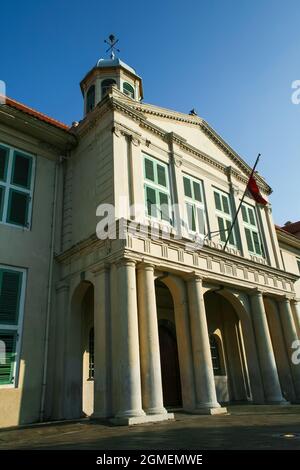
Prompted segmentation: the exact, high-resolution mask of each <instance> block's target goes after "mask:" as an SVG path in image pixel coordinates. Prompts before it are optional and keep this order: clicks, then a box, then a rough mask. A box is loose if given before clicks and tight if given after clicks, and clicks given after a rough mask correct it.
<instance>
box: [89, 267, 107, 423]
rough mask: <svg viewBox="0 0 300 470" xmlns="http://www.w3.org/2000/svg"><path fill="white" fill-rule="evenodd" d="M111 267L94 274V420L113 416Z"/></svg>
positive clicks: (103, 268)
mask: <svg viewBox="0 0 300 470" xmlns="http://www.w3.org/2000/svg"><path fill="white" fill-rule="evenodd" d="M109 322H110V299H109V266H103V267H102V268H101V269H100V270H99V271H97V272H96V273H95V274H94V362H95V369H94V413H93V415H92V416H93V417H94V418H103V417H107V416H111V377H110V374H111V357H110V350H109V345H108V342H109V340H110V337H111V335H110V324H109Z"/></svg>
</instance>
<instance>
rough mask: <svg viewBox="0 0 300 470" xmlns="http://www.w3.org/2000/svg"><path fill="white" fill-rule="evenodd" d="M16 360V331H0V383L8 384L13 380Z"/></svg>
mask: <svg viewBox="0 0 300 470" xmlns="http://www.w3.org/2000/svg"><path fill="white" fill-rule="evenodd" d="M15 361H16V333H15V332H10V331H5V330H1V331H0V385H9V384H12V383H13V381H14V376H13V374H14V365H15Z"/></svg>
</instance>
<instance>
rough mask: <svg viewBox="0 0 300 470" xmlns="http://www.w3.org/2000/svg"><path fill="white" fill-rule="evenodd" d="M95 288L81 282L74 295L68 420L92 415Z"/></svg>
mask: <svg viewBox="0 0 300 470" xmlns="http://www.w3.org/2000/svg"><path fill="white" fill-rule="evenodd" d="M93 306H94V286H93V284H92V283H91V282H89V281H81V282H80V283H79V284H78V285H77V286H76V287H75V288H74V290H73V291H72V293H71V301H70V308H69V312H68V315H67V324H66V333H67V334H66V364H65V371H66V372H65V373H66V377H65V384H66V386H65V406H64V409H65V417H66V418H68V419H70V418H79V417H81V416H83V415H87V414H91V413H92V408H93V382H91V383H89V384H87V379H88V374H89V354H88V348H89V332H90V329H91V327H92V326H93V319H94V318H93V317H94V315H93Z"/></svg>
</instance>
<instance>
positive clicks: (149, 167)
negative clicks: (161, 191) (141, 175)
mask: <svg viewBox="0 0 300 470" xmlns="http://www.w3.org/2000/svg"><path fill="white" fill-rule="evenodd" d="M144 161H145V177H146V179H147V180H150V181H154V168H153V162H152V160H148V158H145V160H144Z"/></svg>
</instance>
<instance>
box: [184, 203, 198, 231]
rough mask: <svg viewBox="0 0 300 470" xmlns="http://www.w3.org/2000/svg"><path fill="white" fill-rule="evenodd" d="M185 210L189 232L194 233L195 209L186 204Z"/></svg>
mask: <svg viewBox="0 0 300 470" xmlns="http://www.w3.org/2000/svg"><path fill="white" fill-rule="evenodd" d="M186 210H187V215H188V224H189V230H191V231H193V232H195V231H196V221H195V208H194V206H193V205H192V204H186Z"/></svg>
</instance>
